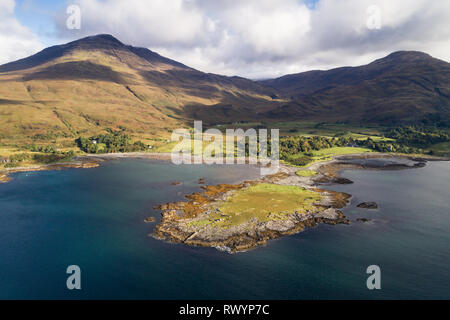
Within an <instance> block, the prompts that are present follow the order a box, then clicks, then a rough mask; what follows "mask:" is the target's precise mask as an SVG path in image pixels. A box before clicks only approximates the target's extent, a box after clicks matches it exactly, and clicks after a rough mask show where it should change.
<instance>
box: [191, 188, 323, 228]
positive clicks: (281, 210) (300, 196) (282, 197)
mask: <svg viewBox="0 0 450 320" xmlns="http://www.w3.org/2000/svg"><path fill="white" fill-rule="evenodd" d="M320 199H321V195H320V194H319V193H317V192H313V191H310V190H306V189H304V188H300V187H296V186H283V185H275V184H268V183H261V184H257V185H254V186H251V187H248V188H246V189H243V190H239V191H237V193H236V194H235V195H233V196H232V197H231V198H229V199H228V200H226V201H225V202H224V203H223V204H221V205H220V206H219V208H218V210H219V212H215V213H212V214H211V215H210V217H209V218H208V219H204V220H200V221H196V222H195V224H197V225H207V224H210V223H212V224H214V226H218V227H224V228H227V227H231V226H236V225H240V224H242V223H245V222H248V221H250V220H251V219H256V220H257V221H259V222H267V221H270V220H280V219H285V217H286V215H287V214H289V213H292V212H295V211H297V212H306V211H314V210H316V207H315V206H313V204H314V203H316V202H318V201H319V200H320Z"/></svg>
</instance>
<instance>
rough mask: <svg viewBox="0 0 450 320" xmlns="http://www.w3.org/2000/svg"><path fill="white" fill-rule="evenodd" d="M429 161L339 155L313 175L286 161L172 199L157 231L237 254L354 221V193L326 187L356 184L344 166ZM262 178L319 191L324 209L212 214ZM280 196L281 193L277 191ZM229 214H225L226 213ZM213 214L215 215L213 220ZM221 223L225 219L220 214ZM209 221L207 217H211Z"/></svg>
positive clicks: (393, 167)
mask: <svg viewBox="0 0 450 320" xmlns="http://www.w3.org/2000/svg"><path fill="white" fill-rule="evenodd" d="M387 158H391V159H405V160H408V161H410V163H401V162H397V163H396V162H393V163H389V162H387V163H386V164H384V165H379V164H377V163H375V164H371V163H367V164H358V163H349V162H346V161H353V160H367V159H387ZM426 161H427V160H425V159H423V158H421V159H418V158H415V159H411V158H410V157H396V156H392V155H387V154H354V155H345V156H335V157H333V159H332V160H330V161H325V162H321V163H314V164H312V165H310V166H309V167H307V168H306V169H307V170H313V171H316V172H317V174H316V175H314V176H311V177H300V176H298V175H296V171H297V170H298V168H296V167H293V166H288V165H280V169H281V170H280V172H279V173H278V174H275V175H269V176H266V177H263V178H261V179H258V180H255V181H244V182H242V183H241V184H238V185H219V186H215V187H216V189H214V188H212V187H214V186H205V187H202V188H203V189H204V191H203V192H198V193H194V194H191V195H187V196H186V198H187V199H188V201H185V202H174V203H166V204H163V205H161V206H157V207H156V208H157V209H160V210H161V211H162V213H161V215H162V220H161V222H160V223H159V224H158V225H157V226H156V228H155V231H154V233H153V234H152V235H151V236H153V237H155V238H157V239H160V240H167V241H169V242H173V243H184V244H186V245H192V246H204V247H215V248H217V249H219V250H221V251H226V252H228V253H235V252H240V251H247V250H250V249H253V248H256V247H258V246H262V245H265V244H266V243H267V241H268V240H271V239H275V238H279V237H282V236H285V235H291V234H295V233H298V232H301V231H303V230H305V229H306V228H311V227H314V226H316V225H318V224H321V223H326V224H350V221H349V220H348V219H347V218H346V217H345V216H344V214H343V213H342V211H340V210H339V209H342V208H344V207H346V206H347V204H348V203H349V200H350V198H351V195H349V194H346V193H341V192H335V191H331V190H327V189H324V188H323V186H326V185H330V184H339V183H353V182H352V181H350V180H348V179H345V178H342V177H341V176H340V172H341V171H342V170H344V169H359V170H361V169H362V170H402V169H414V168H421V167H424V166H425V163H426ZM261 183H270V184H274V185H284V186H296V187H299V188H303V189H306V190H311V191H314V192H317V193H319V194H320V195H321V196H322V199H321V201H319V202H316V203H315V204H314V206H316V207H317V208H318V210H312V211H306V212H301V211H293V212H291V213H289V214H288V215H286V216H285V217H284V218H283V219H282V220H278V219H274V220H271V221H265V222H261V221H247V222H245V223H243V224H241V225H237V226H231V227H227V228H219V227H217V226H215V225H217V223H216V222H215V221H211V219H210V218H209V217H211V216H212V215H213V214H215V213H216V212H217V211H220V206H221V205H223V204H224V203H227V202H228V201H230V199H233V198H234V197H236V196H239V192H241V191H245V190H248V189H249V188H250V187H251V186H253V185H255V184H261ZM273 197H276V195H273ZM222 217H223V215H222ZM208 219H209V220H208ZM217 220H218V221H219V222H220V218H219V219H217ZM205 221H206V222H205Z"/></svg>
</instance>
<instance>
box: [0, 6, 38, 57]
mask: <svg viewBox="0 0 450 320" xmlns="http://www.w3.org/2000/svg"><path fill="white" fill-rule="evenodd" d="M14 8H15V2H14V0H0V64H3V63H7V62H10V61H14V60H17V59H21V58H24V57H27V56H29V55H31V54H34V53H36V52H37V51H39V50H41V49H42V48H43V45H42V44H41V42H40V41H39V39H38V38H37V37H36V36H35V35H34V34H33V33H32V32H31V31H30V30H29V29H28V28H26V27H25V26H23V25H21V24H20V23H19V21H18V20H17V19H16V17H15V15H14Z"/></svg>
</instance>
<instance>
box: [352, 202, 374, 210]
mask: <svg viewBox="0 0 450 320" xmlns="http://www.w3.org/2000/svg"><path fill="white" fill-rule="evenodd" d="M357 207H358V208H363V209H378V204H377V203H376V202H361V203H360V204H358V205H357Z"/></svg>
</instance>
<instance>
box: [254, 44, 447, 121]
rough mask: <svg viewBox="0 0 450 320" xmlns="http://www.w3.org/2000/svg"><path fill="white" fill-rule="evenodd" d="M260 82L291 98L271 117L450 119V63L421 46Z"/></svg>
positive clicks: (340, 119)
mask: <svg viewBox="0 0 450 320" xmlns="http://www.w3.org/2000/svg"><path fill="white" fill-rule="evenodd" d="M260 83H261V84H262V85H264V86H269V87H271V88H273V89H275V90H277V91H278V92H279V94H280V95H281V96H282V97H284V98H286V99H288V100H290V102H289V103H286V104H284V105H283V106H281V107H279V108H276V109H275V110H272V111H269V112H268V113H267V115H266V116H267V117H270V118H279V119H292V118H296V119H317V120H321V121H344V122H359V123H378V124H385V125H389V124H398V123H404V122H418V121H423V120H431V121H444V122H448V121H449V119H450V118H449V115H450V64H449V63H447V62H445V61H442V60H438V59H435V58H433V57H431V56H429V55H428V54H425V53H422V52H417V51H399V52H394V53H392V54H390V55H388V56H387V57H385V58H382V59H378V60H376V61H374V62H372V63H370V64H368V65H365V66H360V67H344V68H337V69H332V70H328V71H309V72H303V73H298V74H291V75H286V76H283V77H280V78H277V79H271V80H265V81H261V82H260Z"/></svg>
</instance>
